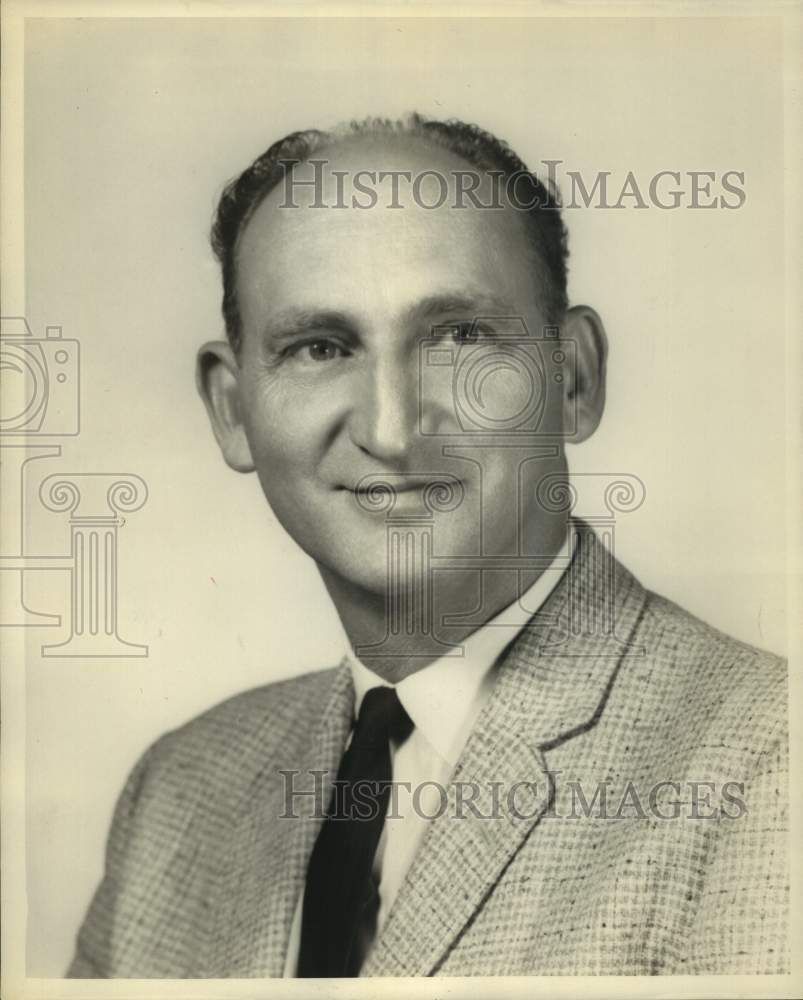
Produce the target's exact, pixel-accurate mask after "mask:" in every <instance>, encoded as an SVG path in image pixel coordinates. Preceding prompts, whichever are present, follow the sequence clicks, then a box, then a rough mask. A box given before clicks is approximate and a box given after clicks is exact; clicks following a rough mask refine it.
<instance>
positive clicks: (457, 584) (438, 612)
mask: <svg viewBox="0 0 803 1000" xmlns="http://www.w3.org/2000/svg"><path fill="white" fill-rule="evenodd" d="M565 537H566V521H565V519H560V520H559V521H556V522H554V523H553V524H551V525H550V530H548V531H547V532H546V533H544V534H542V535H541V539H540V544H539V547H538V549H539V551H538V555H539V556H541V557H545V558H547V559H553V558H554V557H555V555H557V553H558V552H559V551H560V548H561V546H562V544H563V541H564V539H565ZM318 569H319V571H320V573H321V577H322V578H323V582H324V584H325V586H326V589H327V591H328V592H329V596H330V597H331V599H332V602H333V603H334V605H335V608H336V610H337V613H338V615H339V616H340V620H341V622H342V623H343V627H344V629H345V631H346V635H347V636H348V638H349V641H350V643H351V645H352V648H353V649H354V650H355V653H356V655H357V657H358V658H359V659H360V660H361V661H362V662H363V663H364V664H365V665H366V666H367V667H368V668H369V669H371V670H373V671H374V672H375V673H376V674H378V675H379V676H380V677H382V678H383V679H384V680H386V681H387V682H388V683H390V684H396V683H398V682H399V681H401V680H403V679H404V678H405V677H409V676H410V675H411V674H414V673H416V672H417V671H419V670H423V669H424V667H427V666H429V664H430V663H433V662H434V661H435V660H437V659H439V657H441V656H443V655H444V654H445V653H447V652H448V650H449V648H450V646H453V645H459V644H460V643H461V642H463V641H464V640H465V639H467V638H468V637H469V636H470V635H472V634H473V633H474V632H476V631H477V630H478V629H480V628H482V626H483V625H484V624H485V623H486V622H488V621H490V620H492V619H493V618H495V617H496V615H498V614H499V613H500V612H501V611H503V610H504V609H505V608H507V607H509V606H510V605H511V604H513V603H514V602H515V601H517V600H518V599H519V598H520V597H521V595H522V594H523V593H525V591H527V590H528V589H529V588H530V587H532V586H533V584H534V583H535V582H536V580H538V579H539V578H540V577H541V576H542V575H543V572H544V570H543V568H538V569H529V570H525V571H518V570H515V569H512V568H511V569H501V570H498V569H494V570H486V571H485V572H481V571H480V570H476V569H475V570H468V571H464V572H457V571H450V572H448V573H438V574H434V573H433V574H431V576H430V579H429V580H426V581H416V580H413V581H412V585H411V586H409V587H408V588H407V589H406V590H404V591H396V592H393V593H390V592H388V591H381V592H377V591H372V590H368V589H366V588H364V587H360V586H357V585H355V584H354V583H352V582H351V581H349V580H345V579H344V578H343V577H341V576H339V575H337V574H336V573H333V572H332V571H331V570H329V569H328V568H327V567H324V566H321V565H319V567H318ZM433 580H434V581H435V582H436V584H437V585H436V586H432V581H433ZM430 588H431V589H430ZM427 593H430V594H431V603H430V607H429V608H427V607H425V605H426V603H427V602H426V601H425V600H423V599H421V596H422V595H425V594H427ZM478 605H479V608H478ZM394 612H395V614H396V618H397V621H399V620H400V621H401V625H402V627H400V628H399V627H396V628H393V627H391V619H392V616H393V614H394ZM472 612H474V613H472ZM453 615H464V616H465V617H466V618H467V619H468V622H469V623H468V624H460V625H443V624H441V623H442V622H443V620H444V618H445V617H447V616H453ZM478 617H479V620H478ZM430 623H431V624H430Z"/></svg>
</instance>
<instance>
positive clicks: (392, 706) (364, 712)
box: [354, 687, 413, 744]
mask: <svg viewBox="0 0 803 1000" xmlns="http://www.w3.org/2000/svg"><path fill="white" fill-rule="evenodd" d="M412 729H413V722H412V719H411V718H410V716H409V715H408V714H407V712H406V711H405V708H404V705H402V703H401V702H400V701H399V696H398V694H397V693H396V688H392V687H375V688H371V689H370V691H367V692H366V694H365V697H364V698H363V700H362V705H361V706H360V714H359V715H358V716H357V724H356V726H355V729H354V739H355V741H357V740H359V742H360V743H362V744H377V743H378V744H385V743H387V741H388V740H389V739H394V740H398V741H399V742H401V741H402V740H405V739H406V738H407V737H408V736H409V735H410V733H411V732H412Z"/></svg>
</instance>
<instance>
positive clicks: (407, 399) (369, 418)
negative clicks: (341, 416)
mask: <svg viewBox="0 0 803 1000" xmlns="http://www.w3.org/2000/svg"><path fill="white" fill-rule="evenodd" d="M355 388H356V390H357V394H356V397H355V398H354V401H353V406H352V410H351V416H350V421H349V431H350V434H351V438H352V440H353V442H354V443H355V444H356V445H357V447H358V448H360V449H361V450H362V451H364V452H366V453H368V454H369V455H371V456H372V457H374V458H376V459H378V460H380V461H382V462H387V463H395V464H398V463H399V462H401V461H402V460H403V459H405V458H406V457H407V456H408V454H409V453H410V450H411V448H412V445H413V441H414V438H415V434H416V426H417V421H418V379H417V377H416V370H415V368H414V366H411V365H409V364H407V363H406V361H405V359H402V358H399V357H397V356H396V357H387V358H381V359H377V360H376V361H375V363H374V364H373V365H372V366H371V367H370V369H368V371H367V372H366V373H365V377H364V378H363V379H362V380H361V383H360V384H359V385H358V386H356V387H355Z"/></svg>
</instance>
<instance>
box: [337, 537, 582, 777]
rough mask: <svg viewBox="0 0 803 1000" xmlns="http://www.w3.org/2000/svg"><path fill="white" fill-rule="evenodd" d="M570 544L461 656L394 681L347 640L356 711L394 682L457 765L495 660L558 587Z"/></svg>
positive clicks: (433, 741)
mask: <svg viewBox="0 0 803 1000" xmlns="http://www.w3.org/2000/svg"><path fill="white" fill-rule="evenodd" d="M567 544H569V543H568V541H566V542H564V545H563V546H562V547H561V549H560V550H559V551H558V554H557V555H556V556H555V558H554V559H553V561H552V562H551V564H550V565H549V566H548V567H547V569H546V570H544V572H543V573H542V574H541V576H539V577H538V579H537V580H536V581H535V583H534V584H533V585H532V586H531V587H530V588H529V589H528V590H526V591H525V592H524V593H523V594H522V595H521V597H520V598H519V599H518V600H517V601H514V602H513V603H512V604H510V605H508V607H506V608H505V609H504V610H503V611H501V612H500V613H499V614H498V615H497V616H496V617H495V618H492V619H491V620H490V621H488V622H486V623H485V624H484V625H483V626H481V627H480V628H479V629H477V631H476V632H472V634H471V635H470V636H468V637H467V638H466V639H464V640H463V642H462V647H463V655H462V656H460V655H459V654H458V655H448V654H447V655H445V656H441V657H439V658H438V659H437V660H435V661H434V662H433V663H430V664H429V665H428V666H426V667H424V668H423V669H421V670H418V671H416V673H414V674H410V676H409V677H405V678H404V680H402V681H399V683H398V684H395V685H394V684H389V683H388V681H386V680H385V679H384V678H382V677H380V676H379V674H376V673H374V671H373V670H370V669H369V668H368V667H366V666H365V664H364V663H362V661H360V660H358V659H357V657H356V656H355V654H354V650H353V649H352V647H351V644H350V643H348V641H347V652H346V659H347V660H348V663H349V667H350V668H351V677H352V681H353V683H354V694H355V699H354V712H355V715H356V714H358V713H359V710H360V706H361V705H362V700H363V698H364V697H365V694H366V692H367V691H369V690H370V689H371V688H373V687H395V688H396V691H397V693H398V696H399V701H400V702H401V703H402V705H403V706H404V708H405V710H406V711H407V714H408V715H409V716H410V718H411V719H412V720H413V724H414V725H415V727H416V729H417V730H418V732H419V733H421V735H422V736H423V737H424V738H425V739H426V740H427V742H428V743H429V744H430V745H431V746H432V747H433V748H434V749H435V750H436V751H437V753H438V754H439V755H440V756H441V757H442V758H443V759H444V760H445V761H447V762H448V763H449V764H450V765H451V766H452V767H454V766H455V765H456V764H457V760H458V758H459V756H460V754H461V752H462V750H463V747H464V746H465V744H466V741H467V740H468V737H469V734H470V733H471V730H472V728H473V726H474V722H475V721H476V719H477V716H478V715H479V714H480V712H481V711H482V708H483V706H484V705H485V702H486V701H487V699H488V696H489V695H490V693H491V688H492V686H493V670H492V668H493V666H494V664H495V663H496V662H497V660H498V659H499V656H500V654H501V653H502V651H503V650H504V649H505V648H506V647H507V646H508V645H509V644H510V643H511V642H512V641H513V640H514V639H515V638H516V636H518V634H519V633H520V632H521V630H522V629H523V628H524V626H525V625H526V624H527V622H528V621H529V620H530V618H532V616H533V615H534V614H535V613H536V612H537V611H538V610H539V609H540V608H541V606H542V605H543V603H544V601H546V599H547V597H549V595H550V593H551V592H552V591H553V590H554V588H555V586H556V585H557V583H558V581H559V579H560V577H561V576H562V574H563V572H564V567H565V565H566V562H565V558H563V557H564V549H565V547H566V545H567Z"/></svg>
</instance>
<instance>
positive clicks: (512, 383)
mask: <svg viewBox="0 0 803 1000" xmlns="http://www.w3.org/2000/svg"><path fill="white" fill-rule="evenodd" d="M388 180H389V181H390V185H389V191H388V190H387V188H385V189H382V187H381V185H382V184H383V182H385V181H388ZM213 243H214V247H215V250H216V252H217V255H218V257H219V259H220V262H221V265H222V270H223V284H224V297H223V312H224V317H225V320H226V328H227V334H228V339H227V341H226V342H212V343H209V344H206V345H205V346H204V347H203V348H202V349H201V351H200V354H199V364H198V384H199V388H200V390H201V393H202V395H203V398H204V400H205V402H206V404H207V408H208V411H209V415H210V418H211V421H212V426H213V429H214V432H215V434H216V437H217V440H218V442H219V444H220V447H221V449H222V452H223V455H224V458H225V460H226V461H227V463H228V464H229V465H230V466H231V467H232V468H233V469H236V470H238V471H241V472H250V471H256V472H257V474H258V476H259V478H260V482H261V484H262V487H263V490H264V492H265V495H266V498H267V500H268V502H269V503H270V505H271V507H272V509H273V510H274V512H275V513H276V515H277V517H278V518H279V520H280V522H281V523H282V525H283V526H284V527H285V528H286V530H287V531H288V532H289V534H290V535H291V536H292V537H293V538H294V539H295V540H296V541H297V542H298V544H299V545H301V546H302V547H303V548H304V550H305V551H306V552H307V553H308V554H309V555H311V556H312V558H313V559H314V560H315V561H316V563H317V565H318V568H319V570H320V573H321V576H322V578H323V581H324V583H325V585H326V588H327V591H328V593H329V595H330V596H331V599H332V601H333V602H334V605H335V607H336V609H337V612H338V615H339V617H340V620H341V621H342V623H343V626H344V631H345V634H346V637H347V642H346V655H345V657H344V660H343V662H342V663H341V664H340V665H339V666H338V667H336V668H334V669H332V670H328V671H322V672H316V673H312V674H307V675H304V676H302V677H298V678H294V679H292V680H289V681H284V682H281V683H277V684H272V685H268V686H267V687H264V688H260V689H257V690H255V691H249V692H246V693H244V694H242V695H239V696H237V697H235V698H233V699H231V700H229V701H227V702H225V703H224V704H223V705H220V706H217V707H216V708H213V709H212V710H210V711H209V712H207V713H206V714H204V715H203V716H201V717H200V718H197V719H195V720H193V721H191V722H190V723H188V724H187V725H185V726H183V727H182V728H181V729H178V730H176V731H175V732H172V733H168V734H167V735H166V736H164V737H162V738H161V739H160V740H159V741H157V743H156V744H154V745H153V746H152V747H151V748H150V749H149V750H148V751H147V753H146V754H145V755H144V756H143V758H142V759H141V760H140V762H139V764H138V765H137V767H136V768H135V770H134V772H133V773H132V775H131V777H130V779H129V781H128V783H127V784H126V787H125V789H124V791H123V794H122V796H121V799H120V801H119V803H118V806H117V810H116V813H115V818H114V822H113V826H112V831H111V834H110V838H109V844H108V851H107V860H106V872H105V876H104V879H103V881H102V884H101V886H100V887H99V889H98V891H97V893H96V896H95V899H94V901H93V903H92V907H91V909H90V912H89V914H88V916H87V919H86V921H85V923H84V925H83V927H82V929H81V932H80V935H79V940H78V949H77V953H76V956H75V959H74V961H73V963H72V966H71V969H70V973H69V974H70V975H72V976H77V977H112V976H116V977H205V978H206V977H226V976H282V975H284V976H304V977H306V976H313V977H326V976H353V975H362V976H383V975H384V976H423V975H435V974H437V975H451V976H464V975H528V974H529V975H539V974H574V975H604V974H611V975H615V974H671V973H702V972H717V973H726V972H727V973H736V972H746V973H772V972H783V971H786V968H787V961H788V959H787V943H786V919H787V910H786V907H787V899H786V896H787V892H788V888H787V869H786V854H785V850H786V818H785V817H786V811H785V804H786V783H785V782H786V778H785V770H784V767H785V753H786V735H785V717H786V686H785V685H786V673H785V666H784V664H783V662H782V661H780V660H779V659H778V658H777V657H774V656H772V655H770V654H767V653H763V652H760V651H758V650H755V649H753V648H750V647H748V646H745V645H743V644H741V643H739V642H737V641H735V640H733V639H730V638H728V637H727V636H724V635H722V634H721V633H719V632H717V631H716V630H715V629H713V628H711V627H709V626H707V625H705V624H704V623H702V622H700V621H698V620H696V619H695V618H693V617H692V616H691V615H689V614H687V613H686V612H684V611H683V610H681V609H680V608H678V607H677V606H675V605H673V604H672V603H670V602H669V601H667V600H665V599H663V598H661V597H659V596H657V595H655V594H653V593H650V592H649V591H647V590H645V589H644V588H643V587H642V586H641V585H640V584H639V582H638V581H637V580H635V579H634V577H633V576H632V575H631V574H630V573H629V572H628V571H627V570H626V569H625V568H624V567H623V566H622V565H621V564H620V563H618V562H617V561H616V560H615V559H614V558H613V556H612V554H611V553H610V552H609V550H608V548H607V547H606V545H605V544H604V541H603V540H601V539H600V538H599V537H598V536H597V535H596V533H595V531H594V530H593V528H592V527H591V526H590V525H589V524H587V523H585V522H584V521H583V520H581V519H578V518H573V517H571V516H570V508H571V503H569V502H568V501H569V500H570V499H571V497H572V495H573V494H572V486H571V484H570V482H569V480H568V478H567V461H566V453H565V445H566V443H567V442H569V443H571V442H577V441H582V440H583V439H585V438H587V437H588V436H589V435H590V434H592V433H593V432H594V430H595V428H596V426H597V424H598V422H599V420H600V418H601V415H602V410H603V406H604V398H605V360H606V338H605V333H604V329H603V326H602V322H601V320H600V318H599V316H598V315H597V314H596V313H595V312H594V311H593V310H592V309H590V308H588V307H584V306H580V307H578V306H574V307H572V308H569V306H568V303H567V298H566V256H567V249H566V233H565V229H564V227H563V222H562V220H561V215H560V211H559V205H558V202H557V199H556V194H555V192H554V191H553V190H551V189H550V188H549V187H548V186H545V185H544V184H543V183H542V182H541V181H540V180H539V179H538V178H537V177H536V176H535V175H534V174H531V173H529V172H528V171H527V169H526V167H525V166H524V164H523V163H522V162H521V161H520V160H519V159H518V157H517V156H516V155H515V154H514V153H513V152H512V151H511V150H510V149H509V148H508V147H506V146H505V145H504V144H503V143H501V142H499V140H497V139H496V138H495V137H493V136H491V135H490V134H488V133H485V132H482V131H481V130H480V129H478V128H476V127H473V126H467V125H464V124H462V123H457V122H447V123H441V122H431V121H426V120H424V119H423V118H421V117H419V116H412V117H411V118H409V119H407V120H405V121H404V122H401V123H390V122H385V121H369V122H365V123H361V124H359V125H351V126H348V127H346V128H344V129H341V130H337V131H335V132H333V133H322V132H316V131H310V132H303V133H295V134H293V135H291V136H288V137H286V138H285V139H283V140H281V141H280V142H278V143H276V144H274V146H272V147H271V148H270V149H269V150H268V151H267V152H266V153H265V154H263V156H261V157H260V158H259V159H258V160H257V161H256V162H255V163H254V164H253V165H252V166H251V167H249V168H248V169H247V170H246V171H245V172H244V173H243V174H242V175H241V176H240V177H239V178H238V179H237V180H236V181H235V182H233V183H232V184H231V185H229V187H228V188H227V189H226V190H225V192H224V194H223V196H222V198H221V202H220V205H219V209H218V214H217V219H216V223H215V228H214V231H213Z"/></svg>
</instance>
